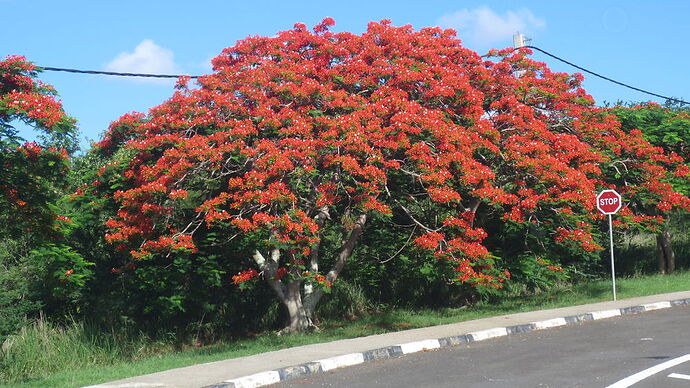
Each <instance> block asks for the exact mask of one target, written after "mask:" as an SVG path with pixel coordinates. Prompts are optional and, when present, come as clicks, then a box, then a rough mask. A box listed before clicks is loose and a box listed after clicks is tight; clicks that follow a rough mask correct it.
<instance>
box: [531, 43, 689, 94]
mask: <svg viewBox="0 0 690 388" xmlns="http://www.w3.org/2000/svg"><path fill="white" fill-rule="evenodd" d="M522 47H527V48H531V49H534V50H537V51H539V52H541V53H543V54H546V55H548V56H550V57H551V58H553V59H556V60H558V61H561V62H563V63H566V64H568V65H570V66H572V67H574V68H576V69H579V70H582V71H584V72H585V73H589V74H591V75H593V76H596V77H599V78H601V79H604V80H606V81H609V82H613V83H614V84H617V85H620V86H624V87H626V88H629V89H632V90H636V91H638V92H642V93H645V94H649V95H650V96H655V97H659V98H663V99H665V100H669V101H675V102H678V103H681V104H686V105H690V102H687V101H683V100H679V99H677V98H673V97H667V96H663V95H661V94H658V93H654V92H650V91H648V90H644V89H640V88H638V87H635V86H632V85H628V84H625V83H623V82H620V81H616V80H615V79H611V78H609V77H606V76H603V75H601V74H599V73H596V72H593V71H592V70H588V69H585V68H584V67H582V66H578V65H576V64H574V63H572V62H569V61H566V60H565V59H563V58H561V57H559V56H556V55H554V54H551V53H550V52H548V51H546V50H542V49H540V48H539V47H536V46H529V45H525V46H522Z"/></svg>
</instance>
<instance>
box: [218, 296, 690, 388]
mask: <svg viewBox="0 0 690 388" xmlns="http://www.w3.org/2000/svg"><path fill="white" fill-rule="evenodd" d="M683 305H690V298H686V299H676V300H670V301H663V302H657V303H650V304H644V305H638V306H628V307H622V308H619V309H612V310H602V311H593V312H589V313H585V314H579V315H573V316H566V317H561V318H552V319H547V320H544V321H537V322H531V323H528V324H522V325H514V326H507V327H495V328H492V329H487V330H481V331H476V332H472V333H467V334H460V335H455V336H450V337H443V338H436V339H426V340H421V341H415V342H407V343H403V344H398V345H393V346H387V347H384V348H379V349H372V350H367V351H365V352H360V353H350V354H345V355H341V356H335V357H330V358H325V359H322V360H315V361H311V362H307V363H304V364H299V365H294V366H289V367H285V368H280V369H276V370H271V371H265V372H260V373H255V374H252V375H248V376H243V377H238V378H235V379H232V380H226V381H223V382H221V383H217V384H213V385H207V386H205V387H204V388H256V387H263V386H267V385H271V384H275V383H279V382H281V381H286V380H290V379H294V378H300V377H304V376H308V375H312V374H315V373H321V372H325V371H329V370H332V369H336V368H343V367H346V366H353V365H358V364H363V363H365V362H370V361H379V360H387V359H391V358H398V357H401V356H403V355H405V354H411V353H417V352H422V351H428V350H433V349H439V348H447V347H451V346H457V345H462V344H466V343H469V342H477V341H483V340H487V339H491V338H497V337H504V336H508V335H515V334H519V333H526V332H530V331H535V330H542V329H548V328H552V327H561V326H568V325H574V324H577V323H580V322H585V321H594V320H599V319H606V318H612V317H617V316H622V315H631V314H637V313H641V312H645V311H653V310H659V309H665V308H670V307H675V306H683Z"/></svg>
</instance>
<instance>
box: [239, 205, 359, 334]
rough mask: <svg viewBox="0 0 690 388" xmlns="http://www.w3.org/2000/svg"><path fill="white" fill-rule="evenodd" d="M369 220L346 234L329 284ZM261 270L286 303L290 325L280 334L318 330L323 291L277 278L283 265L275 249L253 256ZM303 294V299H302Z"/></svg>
mask: <svg viewBox="0 0 690 388" xmlns="http://www.w3.org/2000/svg"><path fill="white" fill-rule="evenodd" d="M321 214H322V215H321V216H320V217H322V218H317V221H322V219H325V218H326V217H327V216H328V212H327V209H326V210H323V209H322V213H321ZM366 221H367V216H366V214H360V215H359V216H358V217H357V221H355V225H354V226H353V227H352V229H351V230H350V233H349V235H346V236H345V237H346V238H345V241H344V242H343V245H342V246H341V247H340V251H339V253H338V257H337V258H336V261H335V264H334V265H333V267H332V268H331V270H330V271H329V272H328V274H327V275H326V279H327V280H328V281H329V282H331V283H332V282H334V281H335V280H336V279H337V278H338V275H339V274H340V271H342V269H343V267H344V266H345V261H346V260H347V259H348V258H349V257H350V255H352V251H353V250H354V247H355V244H356V242H357V239H359V236H361V235H362V231H363V230H364V224H365V223H366ZM252 258H253V259H254V261H255V262H256V264H257V265H258V267H259V268H260V269H261V271H262V272H263V274H264V278H265V279H266V282H268V284H269V285H270V286H271V288H273V290H274V291H275V293H276V295H277V296H278V299H280V301H281V302H282V303H283V305H284V306H285V307H286V308H287V311H288V315H289V318H288V325H287V326H286V327H285V328H284V329H282V330H281V331H280V333H296V332H304V331H311V330H315V329H317V326H316V325H315V324H314V321H313V316H314V310H315V309H316V306H317V304H318V302H319V300H321V297H322V296H323V294H324V291H323V289H321V288H318V287H314V285H313V284H311V283H308V282H304V281H302V280H292V281H289V282H286V281H281V280H279V279H276V274H277V273H278V266H279V262H280V251H279V250H278V249H274V250H272V251H271V255H270V256H269V257H268V258H266V257H264V256H263V255H262V254H261V252H259V251H258V250H257V251H255V252H254V255H253V256H252ZM309 268H310V270H311V271H313V272H315V273H316V272H318V269H319V266H318V245H317V246H316V247H314V250H312V256H311V258H310V264H309ZM303 293H304V297H303V296H302V295H303Z"/></svg>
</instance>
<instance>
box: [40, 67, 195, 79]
mask: <svg viewBox="0 0 690 388" xmlns="http://www.w3.org/2000/svg"><path fill="white" fill-rule="evenodd" d="M39 67H40V68H41V69H43V70H46V71H64V72H67V73H79V74H101V75H115V76H119V77H146V78H180V77H183V76H184V75H180V74H142V73H120V72H115V71H99V70H77V69H63V68H60V67H42V66H39ZM199 77H200V76H198V75H191V76H189V78H194V79H196V78H199Z"/></svg>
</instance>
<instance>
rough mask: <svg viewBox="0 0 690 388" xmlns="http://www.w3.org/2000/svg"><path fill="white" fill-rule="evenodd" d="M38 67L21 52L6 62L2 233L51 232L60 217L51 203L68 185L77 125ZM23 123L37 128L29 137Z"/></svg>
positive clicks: (1, 118) (0, 87)
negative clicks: (34, 137)
mask: <svg viewBox="0 0 690 388" xmlns="http://www.w3.org/2000/svg"><path fill="white" fill-rule="evenodd" d="M39 70H40V69H38V68H37V67H36V66H34V65H33V64H32V63H30V62H27V60H26V59H25V58H24V57H21V56H8V57H7V58H5V60H4V61H0V167H1V168H0V222H2V224H3V227H2V228H1V229H0V237H8V236H10V237H12V236H15V235H17V234H19V233H27V232H46V231H48V230H50V229H51V228H52V225H53V223H54V221H55V219H56V217H57V215H56V214H55V212H54V211H53V210H51V209H50V207H49V205H48V204H49V203H50V202H52V201H54V200H55V199H56V197H57V189H58V188H60V187H61V186H64V183H65V175H66V173H67V170H68V153H70V152H73V151H74V150H75V148H76V141H75V136H76V126H75V121H74V119H72V118H70V117H69V116H67V115H66V114H65V112H64V110H63V108H62V104H61V103H60V102H59V101H57V100H56V99H55V96H56V92H55V90H54V89H53V88H52V87H51V86H50V85H46V84H44V83H42V82H41V81H39V80H37V79H36V76H37V74H38V71H39ZM17 123H21V125H26V126H29V127H31V128H32V129H35V130H36V131H37V133H38V134H39V136H38V139H37V140H36V141H32V142H26V141H25V140H24V139H23V138H21V137H20V136H19V131H18V130H17V128H15V126H16V124H17Z"/></svg>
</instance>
